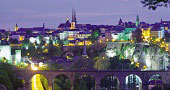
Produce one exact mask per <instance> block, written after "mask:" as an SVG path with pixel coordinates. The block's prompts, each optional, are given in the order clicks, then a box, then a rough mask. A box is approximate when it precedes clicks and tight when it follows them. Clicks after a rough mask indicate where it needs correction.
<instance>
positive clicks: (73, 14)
mask: <svg viewBox="0 0 170 90" xmlns="http://www.w3.org/2000/svg"><path fill="white" fill-rule="evenodd" d="M76 24H77V20H76V11H75V10H74V9H72V22H71V27H70V29H75V28H76Z"/></svg>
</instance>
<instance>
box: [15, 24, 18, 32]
mask: <svg viewBox="0 0 170 90" xmlns="http://www.w3.org/2000/svg"><path fill="white" fill-rule="evenodd" d="M15 31H18V24H17V23H16V25H15Z"/></svg>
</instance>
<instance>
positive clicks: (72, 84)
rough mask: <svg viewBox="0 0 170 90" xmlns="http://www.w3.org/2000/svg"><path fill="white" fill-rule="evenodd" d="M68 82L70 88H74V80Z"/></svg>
mask: <svg viewBox="0 0 170 90" xmlns="http://www.w3.org/2000/svg"><path fill="white" fill-rule="evenodd" d="M70 84H71V87H70V88H71V90H74V81H70Z"/></svg>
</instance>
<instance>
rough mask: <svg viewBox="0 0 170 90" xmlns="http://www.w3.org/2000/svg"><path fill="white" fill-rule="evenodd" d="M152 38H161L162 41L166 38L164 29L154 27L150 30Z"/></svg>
mask: <svg viewBox="0 0 170 90" xmlns="http://www.w3.org/2000/svg"><path fill="white" fill-rule="evenodd" d="M150 36H151V37H152V38H159V39H162V38H164V28H160V27H156V26H154V27H152V28H151V30H150Z"/></svg>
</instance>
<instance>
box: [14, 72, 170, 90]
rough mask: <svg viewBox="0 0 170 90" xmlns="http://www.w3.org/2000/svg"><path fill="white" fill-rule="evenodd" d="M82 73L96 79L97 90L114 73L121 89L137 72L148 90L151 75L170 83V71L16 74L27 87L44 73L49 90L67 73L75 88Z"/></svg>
mask: <svg viewBox="0 0 170 90" xmlns="http://www.w3.org/2000/svg"><path fill="white" fill-rule="evenodd" d="M76 73H79V74H80V75H90V76H92V77H94V79H95V90H100V84H101V80H102V78H104V77H105V76H107V75H114V76H115V77H117V79H118V80H119V90H125V89H124V87H125V78H126V76H128V75H130V74H135V75H137V76H139V77H140V78H141V80H142V90H148V81H149V79H150V77H152V76H153V75H155V74H159V75H160V76H161V79H162V82H163V84H165V85H170V71H127V70H126V71H98V70H96V71H81V70H68V71H66V70H64V71H54V70H38V71H32V70H18V71H17V72H16V74H17V75H18V76H22V77H23V78H24V80H25V83H26V85H27V88H29V86H30V79H31V78H32V77H33V76H34V75H35V74H41V75H44V76H45V77H46V78H47V79H48V90H52V84H53V79H54V78H55V77H56V76H58V75H66V76H67V77H68V78H69V79H70V83H71V90H73V88H74V87H73V84H74V79H75V74H76Z"/></svg>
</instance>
